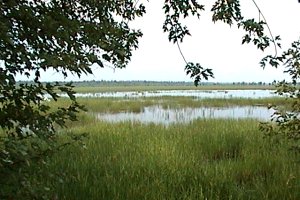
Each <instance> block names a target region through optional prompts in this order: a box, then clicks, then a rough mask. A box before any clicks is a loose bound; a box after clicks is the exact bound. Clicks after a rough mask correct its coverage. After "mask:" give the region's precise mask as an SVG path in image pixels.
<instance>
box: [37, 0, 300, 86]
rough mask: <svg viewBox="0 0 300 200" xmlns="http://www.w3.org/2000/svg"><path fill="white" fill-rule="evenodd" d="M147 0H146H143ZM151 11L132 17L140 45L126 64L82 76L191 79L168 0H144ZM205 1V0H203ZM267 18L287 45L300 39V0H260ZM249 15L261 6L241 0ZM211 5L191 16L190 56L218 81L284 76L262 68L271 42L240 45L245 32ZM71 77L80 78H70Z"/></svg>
mask: <svg viewBox="0 0 300 200" xmlns="http://www.w3.org/2000/svg"><path fill="white" fill-rule="evenodd" d="M141 2H142V0H141ZM144 2H145V5H146V10H147V13H146V15H145V16H144V17H143V18H141V19H138V20H136V21H135V22H131V25H132V26H134V27H136V28H139V29H141V30H142V32H143V34H144V35H143V37H142V38H141V39H140V40H139V49H138V50H136V51H134V52H133V57H132V60H131V62H130V63H129V65H128V66H127V68H126V69H116V70H113V69H111V68H105V69H103V68H99V67H96V66H94V67H93V69H94V75H89V76H83V77H81V79H80V80H152V81H191V79H190V78H189V77H187V76H186V75H185V72H184V67H185V63H184V60H183V59H182V57H181V55H180V52H179V50H178V48H177V46H176V45H174V44H172V43H170V42H169V41H168V39H167V34H166V33H163V31H162V24H163V21H164V14H163V10H162V6H163V2H164V1H163V0H149V2H147V1H144ZM201 2H203V1H201ZM209 2H214V1H209ZM256 3H257V4H258V5H259V7H260V9H261V11H262V12H263V14H264V16H265V17H266V19H267V22H268V24H269V26H270V28H271V29H272V32H273V34H274V35H281V38H282V44H283V48H284V47H288V46H289V44H290V43H291V42H292V41H294V40H298V38H299V36H300V3H298V1H297V0H290V1H286V0H276V1H275V0H256ZM241 6H242V12H243V13H244V16H245V17H248V18H256V19H258V17H259V15H258V11H257V9H256V7H255V5H254V4H253V2H252V0H241ZM210 9H211V5H206V11H204V12H203V13H202V16H201V18H200V20H198V19H195V18H194V19H188V21H186V24H187V25H188V27H189V29H190V32H191V34H192V36H191V37H187V38H185V40H184V42H183V43H182V44H181V49H182V51H183V53H184V55H185V57H186V59H187V60H188V61H192V62H199V63H200V64H201V65H202V66H203V67H205V68H206V67H208V68H212V69H213V72H214V74H215V79H210V81H215V82H240V81H245V82H252V81H255V82H257V81H263V82H272V81H273V80H282V79H283V78H284V76H283V73H282V69H272V68H271V67H268V68H266V69H264V70H263V69H262V68H260V66H259V61H260V59H261V58H263V57H264V56H265V55H267V54H269V53H271V54H272V53H274V48H273V47H271V48H270V49H269V50H267V51H266V52H264V53H262V52H260V51H259V50H257V49H256V47H254V46H253V45H241V41H242V36H243V31H242V30H238V29H237V28H235V27H229V26H228V25H224V24H223V23H221V22H218V23H216V24H214V23H213V22H212V21H211V12H210ZM42 79H43V80H44V81H50V80H52V81H53V80H63V79H62V76H61V75H59V74H57V73H54V72H48V73H46V74H43V75H42ZM66 80H67V81H69V80H73V81H75V80H79V79H78V78H76V77H69V78H67V79H66Z"/></svg>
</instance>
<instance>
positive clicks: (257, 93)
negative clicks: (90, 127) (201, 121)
mask: <svg viewBox="0 0 300 200" xmlns="http://www.w3.org/2000/svg"><path fill="white" fill-rule="evenodd" d="M76 96H78V97H123V98H140V97H160V96H185V97H189V96H190V97H196V98H254V99H258V98H267V97H274V96H277V95H276V94H274V90H158V91H141V92H136V91H134V92H103V93H78V94H76Z"/></svg>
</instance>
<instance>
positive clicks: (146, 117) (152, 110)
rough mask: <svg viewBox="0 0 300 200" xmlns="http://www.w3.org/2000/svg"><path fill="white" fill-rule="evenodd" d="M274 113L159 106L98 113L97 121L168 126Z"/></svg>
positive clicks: (263, 117) (264, 116)
mask: <svg viewBox="0 0 300 200" xmlns="http://www.w3.org/2000/svg"><path fill="white" fill-rule="evenodd" d="M273 113H274V110H272V109H270V110H269V109H268V108H266V107H259V106H243V107H225V108H224V107H222V108H216V107H201V108H176V109H175V108H167V109H164V108H162V107H161V106H150V107H145V108H144V109H143V110H142V111H141V112H140V113H132V112H122V113H115V114H111V113H98V114H97V115H96V117H97V118H98V119H99V120H105V121H109V122H121V121H139V122H142V123H156V124H170V123H188V122H190V121H192V120H195V119H199V118H230V119H242V118H256V119H259V120H267V119H269V118H270V116H271V115H272V114H273Z"/></svg>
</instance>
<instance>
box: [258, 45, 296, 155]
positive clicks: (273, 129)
mask: <svg viewBox="0 0 300 200" xmlns="http://www.w3.org/2000/svg"><path fill="white" fill-rule="evenodd" d="M267 64H270V65H271V66H273V67H276V68H277V67H278V66H280V65H284V66H285V68H286V70H285V71H284V72H285V73H287V74H288V75H289V77H290V78H291V80H290V81H286V80H283V81H280V82H278V83H277V84H276V87H277V91H276V93H277V94H278V95H281V96H284V97H286V98H288V99H289V100H290V101H292V106H291V110H289V111H287V110H286V109H284V110H282V109H278V108H277V110H276V112H275V113H274V115H273V118H272V121H274V122H275V124H276V126H274V124H272V123H263V124H262V126H261V129H262V130H263V131H265V133H266V135H268V136H276V137H277V139H278V137H279V138H282V137H283V138H287V139H288V140H290V141H291V142H292V147H293V148H294V149H295V150H297V151H298V152H300V119H299V114H300V90H299V89H300V88H299V78H300V40H298V41H295V42H293V43H292V45H291V47H290V48H289V49H288V50H286V51H284V52H283V53H282V55H280V56H266V57H265V58H264V59H263V60H262V61H261V65H262V67H265V66H266V65H267Z"/></svg>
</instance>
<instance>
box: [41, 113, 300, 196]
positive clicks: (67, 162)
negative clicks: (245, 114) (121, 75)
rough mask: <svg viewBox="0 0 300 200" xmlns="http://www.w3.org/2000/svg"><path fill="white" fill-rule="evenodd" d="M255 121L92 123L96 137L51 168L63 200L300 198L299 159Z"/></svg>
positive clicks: (78, 129) (88, 126) (84, 128)
mask: <svg viewBox="0 0 300 200" xmlns="http://www.w3.org/2000/svg"><path fill="white" fill-rule="evenodd" d="M257 126H258V122H257V121H255V120H250V119H249V120H198V121H193V122H191V123H190V124H174V125H171V126H168V127H165V126H162V125H154V124H147V125H145V124H141V123H131V122H126V123H125V122H124V123H118V124H110V123H106V122H97V121H94V120H92V119H91V118H86V119H85V123H82V124H81V125H78V126H74V127H73V128H71V129H68V130H62V131H65V132H69V131H70V132H75V133H82V132H88V133H90V139H88V140H87V141H86V143H87V144H86V146H87V149H80V148H77V147H71V148H68V149H66V150H64V151H63V152H61V153H60V154H57V155H56V156H55V157H54V158H53V159H52V160H51V165H49V166H48V168H47V170H51V171H54V172H57V173H60V174H65V182H62V183H56V182H52V181H51V180H48V179H47V180H44V181H45V182H46V183H47V184H53V185H54V186H55V187H54V190H53V191H51V192H53V195H54V196H55V195H57V198H58V199H300V170H299V169H300V168H299V167H300V166H299V157H297V155H294V154H293V153H292V152H290V151H288V150H287V146H286V145H285V143H284V142H283V143H281V144H277V145H275V144H274V143H272V142H270V141H268V140H267V139H263V137H262V134H261V133H260V132H259V131H258V127H257Z"/></svg>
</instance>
